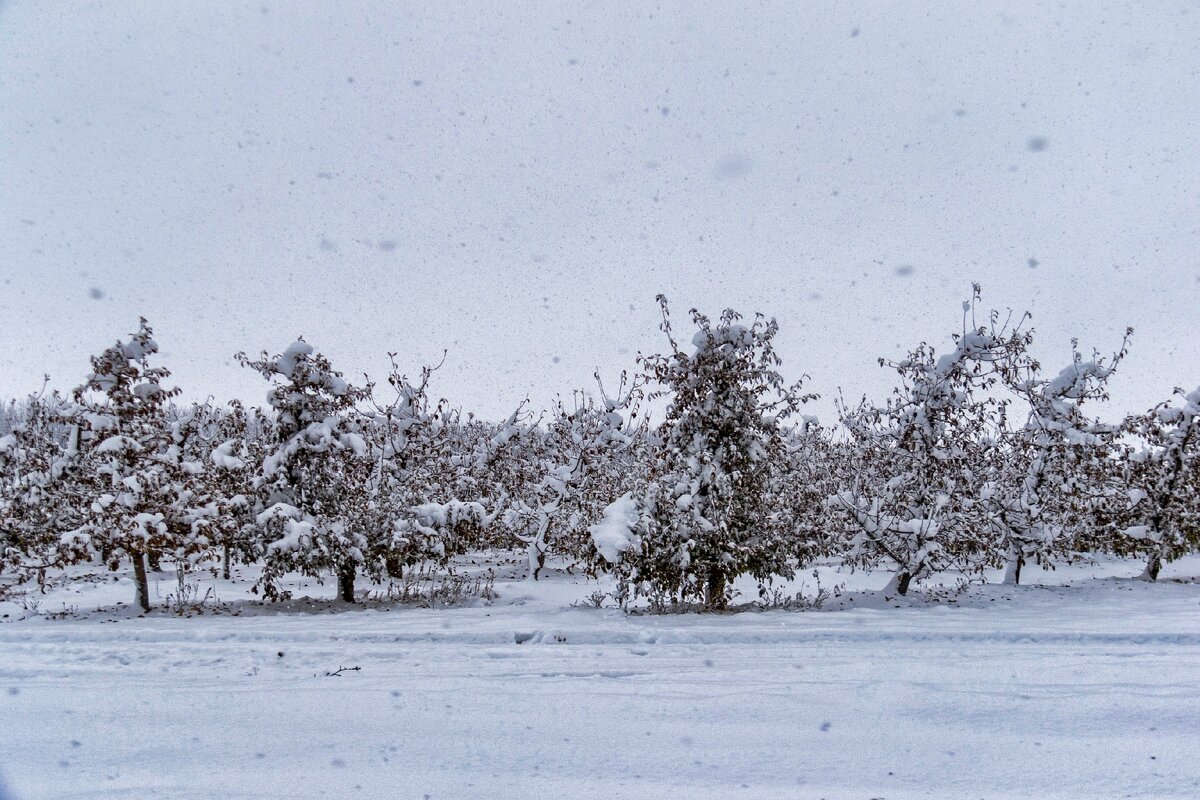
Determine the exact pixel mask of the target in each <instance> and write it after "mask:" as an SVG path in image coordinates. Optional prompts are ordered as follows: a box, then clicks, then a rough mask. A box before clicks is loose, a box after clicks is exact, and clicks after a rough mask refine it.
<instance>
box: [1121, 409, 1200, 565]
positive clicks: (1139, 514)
mask: <svg viewBox="0 0 1200 800" xmlns="http://www.w3.org/2000/svg"><path fill="white" fill-rule="evenodd" d="M1175 393H1176V395H1177V396H1178V397H1179V401H1178V402H1175V403H1171V402H1164V403H1160V404H1159V405H1157V406H1155V407H1154V408H1152V409H1150V410H1149V411H1147V412H1146V413H1144V414H1139V415H1136V416H1132V417H1129V418H1128V419H1127V420H1126V421H1125V424H1124V430H1125V432H1126V433H1128V434H1130V435H1131V436H1133V437H1135V439H1136V444H1134V445H1130V446H1129V447H1127V449H1126V452H1125V453H1124V459H1123V465H1122V466H1123V469H1122V475H1121V479H1122V485H1123V487H1124V488H1125V490H1126V496H1127V497H1128V505H1127V507H1126V508H1125V509H1124V510H1123V511H1122V512H1121V513H1119V514H1118V515H1117V516H1116V520H1117V521H1118V528H1119V529H1118V530H1117V532H1116V537H1115V540H1114V543H1113V548H1114V549H1115V550H1116V551H1117V552H1118V553H1121V554H1123V555H1138V556H1142V557H1144V558H1145V559H1146V569H1145V571H1144V572H1143V573H1142V577H1143V578H1144V579H1146V580H1157V578H1158V573H1159V570H1161V569H1162V565H1163V564H1166V563H1169V562H1171V561H1174V560H1175V559H1177V558H1179V557H1180V556H1183V555H1186V554H1188V553H1193V552H1196V551H1197V550H1200V388H1197V389H1195V390H1194V391H1192V392H1190V393H1186V394H1185V393H1184V391H1183V390H1182V389H1176V390H1175Z"/></svg>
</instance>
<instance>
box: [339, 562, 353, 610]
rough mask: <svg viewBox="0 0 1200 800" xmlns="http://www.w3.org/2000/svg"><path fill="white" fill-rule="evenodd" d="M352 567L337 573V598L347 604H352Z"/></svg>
mask: <svg viewBox="0 0 1200 800" xmlns="http://www.w3.org/2000/svg"><path fill="white" fill-rule="evenodd" d="M354 573H355V569H354V567H348V568H346V569H343V570H342V571H341V572H339V573H338V597H339V598H341V599H342V600H344V601H345V602H347V603H353V602H354Z"/></svg>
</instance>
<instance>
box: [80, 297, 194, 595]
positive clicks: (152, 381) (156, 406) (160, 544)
mask: <svg viewBox="0 0 1200 800" xmlns="http://www.w3.org/2000/svg"><path fill="white" fill-rule="evenodd" d="M157 352H158V343H157V342H155V341H154V338H153V331H152V330H151V329H150V326H149V324H148V323H147V322H146V320H145V319H143V320H141V323H140V327H139V329H138V331H137V332H136V333H134V334H132V335H131V336H130V338H129V339H128V340H126V341H124V342H118V343H117V344H115V345H113V346H112V347H110V348H108V349H107V350H105V351H104V352H103V353H101V354H100V355H99V356H95V357H94V358H92V372H91V374H89V375H88V377H87V380H86V381H85V382H84V383H83V384H82V385H81V386H79V387H78V388H77V389H76V390H75V393H74V401H75V405H74V407H73V408H71V409H69V410H68V412H67V413H66V421H67V422H68V423H69V424H70V426H71V428H70V434H69V437H70V438H69V441H68V444H67V458H68V460H69V461H73V462H75V463H74V464H73V465H72V466H71V467H69V469H71V470H72V480H74V481H77V482H78V483H79V485H81V486H82V487H84V488H83V499H84V501H85V502H86V503H87V505H86V508H83V509H79V510H78V513H79V514H80V517H81V520H80V521H81V524H80V525H79V527H77V528H76V529H75V530H73V531H70V532H69V533H68V534H66V535H64V537H63V539H62V546H63V548H64V549H65V550H66V551H76V552H80V551H82V550H84V549H85V548H86V549H90V550H91V551H93V552H96V553H98V554H100V555H101V556H102V557H103V558H104V560H105V561H107V562H108V564H109V565H110V567H112V568H114V569H115V568H116V566H117V565H118V564H119V563H120V562H121V561H125V560H127V561H129V562H131V563H132V565H133V571H134V580H135V584H136V602H137V604H138V605H139V606H140V607H141V608H142V609H143V610H144V611H149V610H150V596H149V588H148V583H147V575H146V559H147V557H148V556H149V557H153V558H154V559H155V560H157V558H158V557H161V556H163V555H166V556H169V557H171V558H173V559H175V560H176V561H177V562H182V561H186V560H187V559H190V558H193V557H195V556H196V555H197V554H198V553H201V552H203V551H204V550H205V549H206V548H207V547H208V544H209V543H208V541H207V539H206V538H205V537H204V536H203V534H202V532H200V531H199V530H198V528H197V526H196V525H195V524H194V519H193V518H192V516H191V507H190V503H191V500H192V499H193V498H192V495H191V492H190V490H189V489H188V487H187V485H186V479H185V475H186V473H187V468H186V466H185V465H184V464H183V463H182V462H181V460H180V455H179V451H178V448H177V446H176V442H175V441H174V439H173V436H172V432H171V430H170V428H169V426H168V424H167V419H166V410H167V403H168V401H169V400H170V398H172V397H174V396H175V395H177V394H178V393H179V390H178V389H167V388H164V387H163V385H162V381H164V380H165V379H166V378H168V377H170V374H171V373H170V371H169V370H167V369H166V368H164V367H152V366H150V363H149V362H150V357H151V356H153V355H154V354H155V353H157Z"/></svg>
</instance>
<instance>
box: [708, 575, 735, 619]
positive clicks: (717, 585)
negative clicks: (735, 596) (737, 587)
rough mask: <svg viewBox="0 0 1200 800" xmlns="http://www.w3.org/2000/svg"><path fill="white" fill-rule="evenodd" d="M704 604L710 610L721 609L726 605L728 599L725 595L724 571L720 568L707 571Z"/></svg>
mask: <svg viewBox="0 0 1200 800" xmlns="http://www.w3.org/2000/svg"><path fill="white" fill-rule="evenodd" d="M705 589H706V594H705V605H707V606H708V608H709V610H710V611H723V610H725V608H727V607H728V605H729V601H728V598H726V597H725V573H724V572H721V571H720V570H713V571H711V572H709V573H708V581H707V585H706V586H705Z"/></svg>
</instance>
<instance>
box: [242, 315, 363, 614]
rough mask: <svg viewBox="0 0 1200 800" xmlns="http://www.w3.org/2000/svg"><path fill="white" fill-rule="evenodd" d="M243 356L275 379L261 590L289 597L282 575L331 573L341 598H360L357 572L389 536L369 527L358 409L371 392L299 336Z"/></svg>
mask: <svg viewBox="0 0 1200 800" xmlns="http://www.w3.org/2000/svg"><path fill="white" fill-rule="evenodd" d="M237 358H238V361H239V362H240V363H241V364H242V365H243V366H248V367H250V368H252V369H254V370H255V371H257V372H259V373H260V374H261V375H262V376H263V377H264V378H266V379H267V380H268V381H271V384H272V386H271V389H270V391H269V392H268V394H267V402H268V403H269V404H270V406H271V408H273V409H274V411H275V415H276V418H275V426H274V432H275V435H276V437H277V438H276V441H275V442H274V443H273V446H271V447H270V448H269V452H268V453H267V455H266V457H265V458H264V459H263V463H262V468H261V469H262V471H261V482H260V488H259V491H260V493H261V494H262V497H261V502H262V505H263V507H264V510H263V511H262V512H261V513H260V514H259V515H258V518H257V521H258V524H259V525H261V526H263V527H265V528H266V529H267V532H268V535H267V538H266V539H265V540H264V541H263V542H262V547H261V551H260V555H261V556H262V557H263V559H264V561H265V566H264V570H263V576H262V580H261V582H260V587H261V589H262V591H263V592H264V594H265V595H266V596H267V597H268V598H271V599H284V598H286V597H287V596H288V593H287V592H286V591H285V590H283V589H281V588H280V586H279V579H280V577H282V575H283V574H284V573H286V572H289V571H298V572H302V573H304V574H306V575H311V576H313V577H316V578H317V579H318V580H320V579H321V578H322V577H323V576H324V575H325V574H326V573H332V574H333V575H335V576H336V577H337V582H338V597H340V598H341V599H343V600H345V601H347V602H354V581H355V577H356V575H357V572H358V570H359V568H360V567H361V566H362V565H364V564H365V563H367V561H368V553H369V551H370V550H371V549H372V547H373V546H375V545H376V541H377V537H379V536H381V535H383V534H382V533H381V532H380V531H378V530H376V529H374V527H373V526H371V525H370V524H368V523H369V521H370V519H371V515H369V514H368V513H367V512H368V501H369V491H368V483H369V480H370V474H371V460H370V458H369V457H368V452H367V443H366V440H365V439H364V437H363V433H362V425H363V418H362V416H361V415H360V414H359V413H358V412H357V410H356V405H357V404H358V403H359V401H361V400H363V399H364V398H365V396H366V395H365V391H364V390H363V389H361V388H359V387H355V386H352V385H351V384H349V383H347V382H346V381H345V380H344V379H343V378H342V374H341V373H340V372H338V371H336V370H334V368H333V366H332V365H331V364H330V362H329V359H327V358H326V357H325V356H324V355H321V354H320V353H318V352H316V351H315V350H314V348H313V346H312V345H310V344H309V343H307V342H305V341H304V340H303V339H299V340H297V341H296V342H294V343H293V344H291V345H290V346H289V347H288V348H287V349H286V350H285V351H284V352H283V353H282V354H280V355H275V356H271V355H268V354H267V353H265V352H264V353H262V354H261V356H260V357H259V358H258V359H256V360H252V359H250V358H248V357H247V356H246V355H245V354H244V353H239V354H238V355H237Z"/></svg>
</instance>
